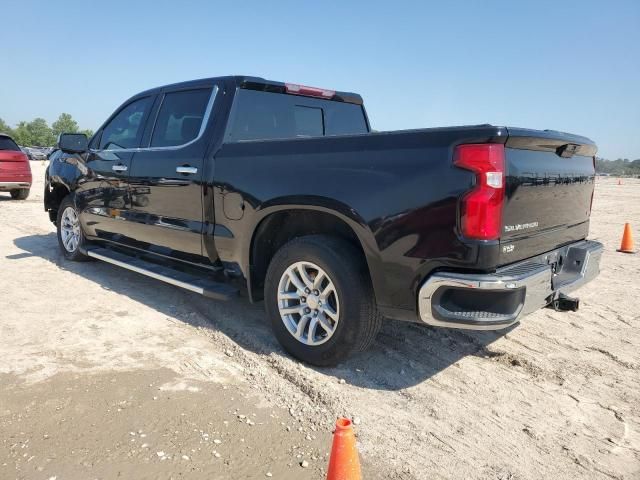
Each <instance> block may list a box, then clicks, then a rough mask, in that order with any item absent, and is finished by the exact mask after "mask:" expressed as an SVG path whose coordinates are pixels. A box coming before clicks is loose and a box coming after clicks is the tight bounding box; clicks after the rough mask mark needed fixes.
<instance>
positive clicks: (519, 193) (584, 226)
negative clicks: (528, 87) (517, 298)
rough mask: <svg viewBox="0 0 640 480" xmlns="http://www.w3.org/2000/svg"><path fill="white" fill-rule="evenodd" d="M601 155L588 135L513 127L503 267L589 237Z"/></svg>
mask: <svg viewBox="0 0 640 480" xmlns="http://www.w3.org/2000/svg"><path fill="white" fill-rule="evenodd" d="M595 153H596V146H595V144H594V143H593V142H592V141H591V140H589V139H588V138H585V137H579V136H575V135H570V134H566V133H562V132H555V131H547V130H545V131H539V130H525V129H514V128H509V137H508V139H507V142H506V144H505V174H506V185H505V187H506V190H505V199H504V208H503V216H502V235H501V238H500V264H501V265H504V264H508V263H512V262H515V261H518V260H522V259H525V258H528V257H532V256H534V255H538V254H540V253H544V252H547V251H549V250H553V249H554V248H557V247H559V246H562V245H565V244H567V243H571V242H575V241H578V240H582V239H584V238H586V236H587V233H588V230H589V216H590V214H591V200H592V196H593V188H594V181H595V168H594V155H595Z"/></svg>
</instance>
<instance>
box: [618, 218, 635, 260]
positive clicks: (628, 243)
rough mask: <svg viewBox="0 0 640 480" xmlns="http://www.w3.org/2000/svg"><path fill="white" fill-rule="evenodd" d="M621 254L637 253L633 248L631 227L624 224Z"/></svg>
mask: <svg viewBox="0 0 640 480" xmlns="http://www.w3.org/2000/svg"><path fill="white" fill-rule="evenodd" d="M618 251H619V252H622V253H636V251H635V249H634V248H633V234H632V233H631V225H629V224H628V223H625V224H624V233H623V234H622V242H621V243H620V248H619V249H618Z"/></svg>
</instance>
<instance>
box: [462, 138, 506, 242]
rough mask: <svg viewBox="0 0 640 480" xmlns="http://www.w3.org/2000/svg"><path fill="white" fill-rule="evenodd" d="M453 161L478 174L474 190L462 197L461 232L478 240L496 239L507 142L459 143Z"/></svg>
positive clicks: (499, 218)
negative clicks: (504, 143)
mask: <svg viewBox="0 0 640 480" xmlns="http://www.w3.org/2000/svg"><path fill="white" fill-rule="evenodd" d="M453 163H454V165H455V166H457V167H460V168H464V169H466V170H471V171H472V172H474V173H475V174H476V184H475V185H474V187H473V189H472V190H470V191H469V192H467V193H465V194H464V195H463V196H462V198H461V199H460V231H461V233H462V235H463V236H464V237H466V238H471V239H475V240H497V239H498V238H500V231H501V228H502V204H503V200H504V145H502V144H497V143H481V144H469V145H459V146H458V147H456V150H455V153H454V156H453Z"/></svg>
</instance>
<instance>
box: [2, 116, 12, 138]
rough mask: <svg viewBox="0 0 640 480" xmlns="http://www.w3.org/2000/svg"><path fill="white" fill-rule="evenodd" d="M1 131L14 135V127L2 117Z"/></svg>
mask: <svg viewBox="0 0 640 480" xmlns="http://www.w3.org/2000/svg"><path fill="white" fill-rule="evenodd" d="M0 133H8V134H9V135H11V136H13V130H12V128H11V127H10V126H9V125H8V124H7V123H6V122H5V121H4V120H3V119H1V118H0Z"/></svg>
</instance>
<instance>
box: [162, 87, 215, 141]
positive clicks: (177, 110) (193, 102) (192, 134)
mask: <svg viewBox="0 0 640 480" xmlns="http://www.w3.org/2000/svg"><path fill="white" fill-rule="evenodd" d="M210 96H211V89H210V88H206V89H198V90H186V91H182V92H173V93H167V94H166V95H165V96H164V100H163V101H162V106H161V107H160V112H159V113H158V119H157V120H156V125H155V128H154V129H153V136H152V137H151V146H152V147H173V146H176V145H184V144H185V143H189V142H190V141H191V140H194V139H195V138H197V136H198V134H199V133H200V127H201V126H202V120H203V118H204V112H205V110H206V108H207V103H208V102H209V97H210Z"/></svg>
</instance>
